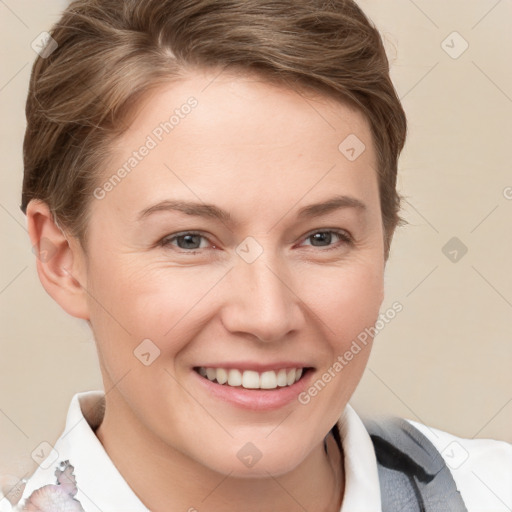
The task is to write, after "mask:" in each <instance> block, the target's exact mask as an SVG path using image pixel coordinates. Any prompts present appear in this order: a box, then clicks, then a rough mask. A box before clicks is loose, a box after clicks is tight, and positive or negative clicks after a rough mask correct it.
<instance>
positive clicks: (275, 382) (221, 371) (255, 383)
mask: <svg viewBox="0 0 512 512" xmlns="http://www.w3.org/2000/svg"><path fill="white" fill-rule="evenodd" d="M199 373H200V374H201V375H202V376H203V377H206V378H207V379H208V380H211V381H217V382H218V383H219V384H227V385H228V386H242V387H243V388H246V389H275V388H277V387H278V386H279V387H284V386H291V385H292V384H294V383H295V382H297V381H298V380H299V379H300V377H301V375H302V368H291V369H285V368H283V369H282V370H278V371H277V372H276V371H273V370H269V371H266V372H262V373H259V372H255V371H253V370H245V371H240V370H236V369H229V370H227V369H225V368H204V367H200V368H199Z"/></svg>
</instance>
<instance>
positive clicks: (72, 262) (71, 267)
mask: <svg viewBox="0 0 512 512" xmlns="http://www.w3.org/2000/svg"><path fill="white" fill-rule="evenodd" d="M27 227H28V233H29V237H30V242H31V245H32V251H33V253H34V254H35V255H36V265H37V273H38V275H39V280H40V281H41V284H42V285H43V287H44V289H45V290H46V292H47V293H48V294H49V295H50V296H51V297H52V298H53V299H54V300H55V301H56V302H57V303H58V304H59V305H60V306H61V307H62V308H63V309H64V310H65V311H66V312H67V313H69V314H70V315H72V316H74V317H77V318H83V319H85V320H88V319H89V309H88V303H87V292H86V290H85V288H84V286H85V283H86V282H87V279H86V277H87V276H86V266H85V259H84V258H85V254H84V253H83V250H82V248H81V246H80V244H79V242H78V240H76V239H75V238H73V237H69V236H68V237H66V235H65V233H64V232H63V231H62V230H61V228H60V227H59V226H58V225H57V224H56V223H55V221H54V219H53V215H52V213H51V211H50V209H49V207H48V205H47V204H46V203H44V202H42V201H39V200H32V201H30V203H29V204H28V206H27Z"/></svg>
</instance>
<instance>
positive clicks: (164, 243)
mask: <svg viewBox="0 0 512 512" xmlns="http://www.w3.org/2000/svg"><path fill="white" fill-rule="evenodd" d="M318 233H322V234H323V233H334V234H335V235H337V236H338V237H339V238H340V240H341V244H342V245H349V246H351V245H353V244H354V240H353V238H352V236H351V235H350V233H348V232H347V231H345V230H337V229H336V230H335V229H325V230H316V231H310V232H309V233H308V234H307V235H306V236H305V237H304V240H307V239H309V238H311V237H312V236H313V235H316V234H318ZM187 235H199V236H201V237H202V238H204V239H205V240H208V237H206V236H204V235H203V234H202V233H201V232H198V231H183V232H181V233H177V234H175V235H168V236H166V237H164V238H162V239H161V240H160V241H159V242H158V245H159V246H160V247H164V248H166V247H169V246H170V245H173V244H171V242H173V241H174V240H176V239H177V238H181V237H185V236H187ZM174 247H176V246H174ZM310 247H314V246H310ZM338 248H339V246H338V245H334V246H333V245H331V246H325V248H321V247H320V250H321V251H323V252H325V251H330V250H333V249H338ZM176 249H179V251H178V252H179V253H180V254H197V253H199V252H201V251H202V250H203V249H191V250H187V249H180V248H179V247H176Z"/></svg>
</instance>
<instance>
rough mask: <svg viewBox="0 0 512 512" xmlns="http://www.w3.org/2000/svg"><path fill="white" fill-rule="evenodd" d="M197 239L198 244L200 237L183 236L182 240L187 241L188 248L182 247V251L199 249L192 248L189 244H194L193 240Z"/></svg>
mask: <svg viewBox="0 0 512 512" xmlns="http://www.w3.org/2000/svg"><path fill="white" fill-rule="evenodd" d="M194 237H195V238H196V243H197V242H198V239H199V238H200V237H199V235H182V236H180V238H181V239H182V240H185V245H186V247H181V248H182V249H197V248H198V247H190V246H189V244H190V243H192V244H194V242H193V241H192V242H191V239H193V238H194Z"/></svg>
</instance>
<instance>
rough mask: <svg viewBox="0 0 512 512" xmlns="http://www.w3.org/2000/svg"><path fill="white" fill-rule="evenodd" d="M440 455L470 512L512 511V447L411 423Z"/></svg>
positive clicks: (504, 443) (498, 442)
mask: <svg viewBox="0 0 512 512" xmlns="http://www.w3.org/2000/svg"><path fill="white" fill-rule="evenodd" d="M407 422H408V423H410V424H411V425H412V426H414V427H415V428H416V429H418V430H419V431H420V432H421V433H422V434H423V435H424V436H425V437H426V438H427V439H428V440H429V441H430V442H431V443H432V444H433V445H434V447H435V448H436V449H437V450H438V451H439V452H440V454H441V456H442V457H443V459H444V462H445V463H446V465H447V466H448V468H449V469H450V472H451V474H452V476H453V479H454V480H455V483H456V485H457V489H458V490H459V491H460V493H461V495H462V497H463V499H464V501H465V503H466V506H467V507H468V511H469V512H473V511H474V512H484V511H485V512H488V511H491V510H492V511H493V512H499V511H510V510H511V509H512V444H509V443H507V442H505V441H497V440H493V439H466V438H462V437H457V436H455V435H453V434H450V433H448V432H444V431H442V430H438V429H436V428H432V427H429V426H427V425H423V424H421V423H418V422H415V421H412V420H407Z"/></svg>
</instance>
